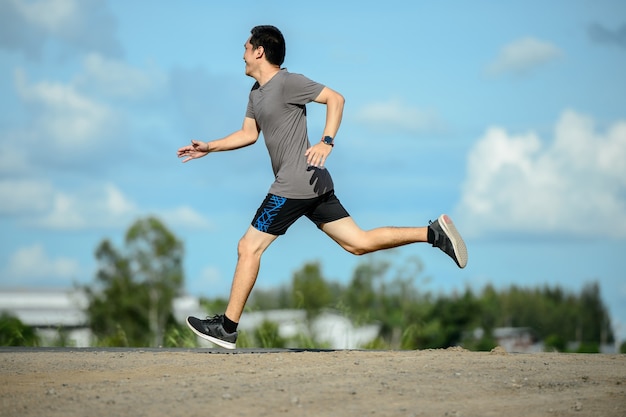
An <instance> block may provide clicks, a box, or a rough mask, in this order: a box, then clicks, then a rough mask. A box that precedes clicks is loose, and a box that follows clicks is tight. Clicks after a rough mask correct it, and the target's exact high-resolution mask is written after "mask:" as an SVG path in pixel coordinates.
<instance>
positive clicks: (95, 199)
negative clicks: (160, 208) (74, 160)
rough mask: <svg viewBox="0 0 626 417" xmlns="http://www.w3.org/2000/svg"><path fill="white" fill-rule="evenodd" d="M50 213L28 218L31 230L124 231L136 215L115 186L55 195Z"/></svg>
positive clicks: (137, 211) (135, 211) (133, 208)
mask: <svg viewBox="0 0 626 417" xmlns="http://www.w3.org/2000/svg"><path fill="white" fill-rule="evenodd" d="M50 207H51V208H50V210H49V211H48V212H46V213H44V214H43V215H42V216H40V217H36V218H29V219H28V221H27V223H28V224H29V225H31V226H35V227H41V228H44V229H53V230H82V229H93V228H108V227H124V226H126V225H128V224H129V223H130V222H131V221H132V219H133V218H134V217H136V216H137V215H138V214H139V209H138V208H137V206H136V205H135V203H134V202H132V201H131V200H130V199H128V198H127V197H126V196H125V195H124V194H123V193H122V192H121V191H120V190H119V189H118V188H117V187H116V186H115V185H113V184H103V185H93V184H92V185H91V186H90V187H89V188H88V189H83V190H75V191H74V192H72V193H68V192H63V191H58V190H57V191H55V193H54V195H53V196H52V197H51V202H50Z"/></svg>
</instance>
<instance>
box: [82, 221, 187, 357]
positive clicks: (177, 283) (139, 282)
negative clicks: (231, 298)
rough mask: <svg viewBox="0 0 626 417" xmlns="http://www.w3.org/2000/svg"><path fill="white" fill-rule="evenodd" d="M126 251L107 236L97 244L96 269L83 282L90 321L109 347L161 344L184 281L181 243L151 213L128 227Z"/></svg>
mask: <svg viewBox="0 0 626 417" xmlns="http://www.w3.org/2000/svg"><path fill="white" fill-rule="evenodd" d="M125 249H126V251H125V253H122V252H120V251H119V250H117V249H116V248H115V247H114V246H113V245H112V244H111V242H110V241H109V240H106V239H105V240H104V241H102V242H101V243H100V245H99V246H98V248H97V249H96V259H97V260H98V263H99V268H98V271H97V274H96V282H95V284H94V285H93V286H85V287H84V290H85V292H86V294H87V297H88V300H89V305H88V307H87V316H88V320H89V325H90V328H91V330H92V331H93V333H94V335H95V336H96V337H97V338H98V343H99V344H103V345H108V346H160V345H163V344H164V335H165V333H166V330H167V328H168V326H173V325H174V324H175V323H174V319H173V316H172V308H173V307H172V302H173V299H174V298H175V297H176V296H177V295H178V293H179V291H180V288H181V287H182V285H183V271H182V256H183V245H182V243H181V242H180V241H179V240H178V239H176V237H175V236H174V235H173V234H172V233H171V232H170V231H169V230H168V229H167V228H166V227H165V226H164V225H163V223H161V222H160V221H159V220H157V219H156V218H153V217H149V218H147V219H140V220H138V221H136V222H135V223H134V224H133V225H131V227H130V228H129V229H128V231H127V233H126V238H125Z"/></svg>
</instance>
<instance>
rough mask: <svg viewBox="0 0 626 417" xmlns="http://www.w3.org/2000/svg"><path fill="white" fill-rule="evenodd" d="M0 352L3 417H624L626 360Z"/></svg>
mask: <svg viewBox="0 0 626 417" xmlns="http://www.w3.org/2000/svg"><path fill="white" fill-rule="evenodd" d="M226 352H227V351H224V350H214V349H199V350H112V351H111V350H109V351H97V350H93V351H91V350H89V351H85V350H73V351H58V350H42V349H39V350H33V351H29V350H22V351H19V350H11V349H4V350H2V349H0V416H26V417H28V416H38V417H40V416H64V417H72V416H107V417H112V416H151V417H158V416H186V417H191V416H229V417H231V416H280V415H286V416H338V417H339V416H341V417H343V416H481V417H488V416H594V417H600V416H616V417H617V416H619V417H624V416H626V355H578V354H558V353H542V354H507V353H506V352H504V351H502V350H501V349H496V350H494V351H493V352H491V353H489V352H483V353H477V352H468V351H464V350H462V349H447V350H427V351H385V352H381V351H300V352H296V351H270V352H264V351H239V352H237V351H236V352H237V353H226Z"/></svg>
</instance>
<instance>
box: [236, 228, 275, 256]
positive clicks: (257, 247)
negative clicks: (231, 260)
mask: <svg viewBox="0 0 626 417" xmlns="http://www.w3.org/2000/svg"><path fill="white" fill-rule="evenodd" d="M256 233H262V232H259V231H257V230H256V229H254V230H251V231H248V233H246V234H245V235H243V237H242V238H241V239H239V243H238V244H237V254H238V255H239V257H242V256H257V257H260V256H261V255H262V254H263V252H264V251H265V249H267V247H268V246H269V245H270V244H271V243H272V242H273V241H274V239H276V237H275V236H271V235H267V234H265V233H263V236H255V234H256Z"/></svg>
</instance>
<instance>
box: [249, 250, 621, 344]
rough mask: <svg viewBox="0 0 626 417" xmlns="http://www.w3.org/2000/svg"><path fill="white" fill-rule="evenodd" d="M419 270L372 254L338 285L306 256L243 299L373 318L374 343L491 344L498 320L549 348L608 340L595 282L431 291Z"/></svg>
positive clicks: (256, 304) (359, 319) (412, 262)
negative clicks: (280, 282) (273, 283)
mask: <svg viewBox="0 0 626 417" xmlns="http://www.w3.org/2000/svg"><path fill="white" fill-rule="evenodd" d="M422 270H423V268H422V264H421V262H420V261H419V260H418V259H415V258H408V259H405V260H403V261H402V262H397V261H396V262H391V261H390V260H389V258H386V257H384V256H383V257H381V256H378V257H377V256H373V257H371V256H370V257H366V258H364V261H362V262H361V263H360V264H359V265H357V267H356V268H355V270H354V272H353V274H352V277H351V279H350V281H349V282H348V283H347V284H344V285H341V284H338V283H331V282H329V281H327V280H326V279H325V278H324V276H323V274H322V269H321V266H320V264H319V263H309V264H306V265H304V266H303V267H302V268H301V269H300V270H298V271H296V272H295V273H294V275H293V279H292V282H291V287H285V286H283V287H280V288H277V289H272V290H269V291H268V290H256V291H255V292H253V294H252V297H251V299H250V303H249V305H250V306H251V307H252V309H255V308H259V309H280V308H303V309H306V310H307V312H308V313H309V316H311V314H317V313H318V312H319V311H321V310H323V309H333V310H338V311H340V312H342V313H343V314H345V315H347V316H348V317H350V318H351V319H352V320H353V321H354V322H356V323H357V324H358V323H372V322H376V323H379V324H380V326H381V331H380V335H379V338H378V340H377V341H375V342H374V343H372V347H375V348H393V349H426V348H446V347H450V346H455V345H459V344H461V345H463V346H465V347H467V348H470V349H474V350H489V349H491V348H493V347H495V345H496V341H495V339H494V336H493V329H495V328H498V327H530V328H532V329H533V330H534V331H535V333H536V336H537V337H538V338H539V339H540V340H544V341H545V345H546V346H547V348H549V349H555V350H559V351H564V350H566V349H567V344H568V342H577V343H578V345H579V346H580V347H579V348H578V350H579V351H584V352H590V351H597V350H598V346H599V345H600V344H602V343H612V342H613V333H612V330H611V322H610V317H609V314H608V311H607V308H606V306H605V305H604V303H603V301H602V299H601V295H600V286H599V284H598V283H597V282H593V283H589V284H587V285H585V286H584V287H583V288H582V290H581V292H580V294H576V293H574V292H568V291H565V290H564V289H562V288H561V287H559V286H548V285H546V286H543V287H536V288H523V287H520V286H516V285H513V286H510V287H509V288H505V289H500V290H496V288H494V287H493V286H491V285H487V286H486V287H484V288H483V289H482V290H480V291H478V292H475V291H473V290H472V289H470V288H466V289H465V290H464V291H463V292H460V293H454V294H451V295H450V294H440V295H437V296H434V295H433V294H431V293H429V292H423V291H419V289H418V286H417V284H418V283H419V282H421V281H424V280H425V279H424V278H423V277H421V274H422ZM289 294H291V297H292V298H291V299H289V297H288V296H287V295H289ZM477 329H480V332H476V330H477ZM476 333H479V334H480V337H479V338H478V339H476V338H475V334H476ZM594 346H595V347H594Z"/></svg>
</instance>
